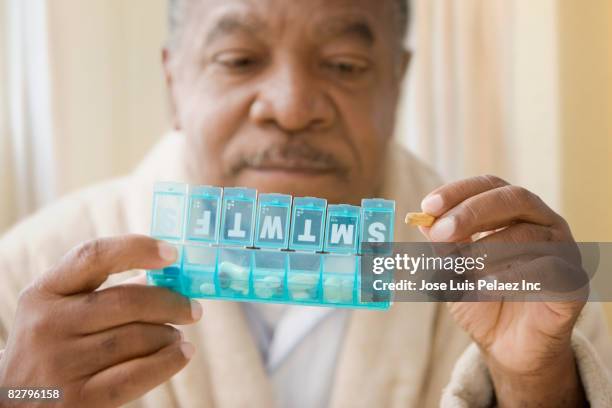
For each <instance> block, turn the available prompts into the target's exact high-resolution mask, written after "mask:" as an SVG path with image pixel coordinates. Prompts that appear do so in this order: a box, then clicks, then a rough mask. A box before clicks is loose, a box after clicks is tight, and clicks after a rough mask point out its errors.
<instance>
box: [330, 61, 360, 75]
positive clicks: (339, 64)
mask: <svg viewBox="0 0 612 408" xmlns="http://www.w3.org/2000/svg"><path fill="white" fill-rule="evenodd" d="M323 65H324V67H325V68H326V69H329V70H331V71H334V72H335V73H337V74H340V75H344V76H358V75H361V74H364V73H365V72H367V71H368V69H369V65H368V64H367V63H366V62H363V61H351V60H333V61H326V62H325V63H324V64H323Z"/></svg>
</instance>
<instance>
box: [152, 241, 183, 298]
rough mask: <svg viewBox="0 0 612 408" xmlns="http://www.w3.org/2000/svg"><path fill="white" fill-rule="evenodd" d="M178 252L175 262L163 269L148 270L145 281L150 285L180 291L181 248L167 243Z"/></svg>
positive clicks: (172, 243)
mask: <svg viewBox="0 0 612 408" xmlns="http://www.w3.org/2000/svg"><path fill="white" fill-rule="evenodd" d="M168 243H169V244H170V245H172V246H174V247H175V248H176V250H177V252H178V257H177V261H176V262H175V263H174V264H172V265H170V266H167V267H165V268H164V269H157V270H150V271H148V273H147V281H148V283H149V284H150V285H155V286H161V287H164V288H168V289H172V290H176V291H180V286H181V284H180V276H181V259H182V257H183V246H182V245H180V244H177V243H175V242H168Z"/></svg>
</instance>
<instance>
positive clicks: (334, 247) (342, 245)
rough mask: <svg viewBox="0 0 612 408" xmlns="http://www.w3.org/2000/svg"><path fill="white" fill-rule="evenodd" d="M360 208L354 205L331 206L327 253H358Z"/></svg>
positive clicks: (327, 233)
mask: <svg viewBox="0 0 612 408" xmlns="http://www.w3.org/2000/svg"><path fill="white" fill-rule="evenodd" d="M359 218H360V208H359V207H355V206H352V205H330V206H329V208H328V211H327V232H326V233H325V251H327V252H334V253H345V254H351V253H357V249H358V241H359V239H358V235H357V233H358V231H359Z"/></svg>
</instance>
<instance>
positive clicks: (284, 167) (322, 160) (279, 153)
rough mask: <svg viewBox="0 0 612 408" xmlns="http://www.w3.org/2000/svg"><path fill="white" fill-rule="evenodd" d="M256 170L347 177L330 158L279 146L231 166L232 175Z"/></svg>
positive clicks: (317, 152) (309, 150)
mask: <svg viewBox="0 0 612 408" xmlns="http://www.w3.org/2000/svg"><path fill="white" fill-rule="evenodd" d="M242 171H256V172H261V173H270V174H277V175H281V174H282V175H288V176H291V175H293V176H311V177H315V176H329V175H332V176H335V177H340V178H346V176H347V174H348V168H347V167H346V166H344V165H342V164H341V162H340V161H339V160H337V159H336V158H335V157H334V156H333V155H331V154H328V153H324V152H321V151H320V150H316V149H313V148H311V147H309V146H308V147H306V146H304V145H301V146H282V147H273V148H269V149H266V150H263V151H261V152H258V153H255V154H251V155H248V156H246V155H245V156H243V157H242V158H241V160H239V161H238V163H237V164H236V165H235V166H233V168H232V172H233V173H234V174H237V173H240V172H242Z"/></svg>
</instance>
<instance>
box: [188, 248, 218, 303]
mask: <svg viewBox="0 0 612 408" xmlns="http://www.w3.org/2000/svg"><path fill="white" fill-rule="evenodd" d="M217 256H218V248H216V247H214V246H205V245H186V246H185V249H184V254H183V273H182V275H181V292H182V293H184V294H185V295H187V296H189V297H209V296H215V295H218V293H217V288H216V285H215V272H216V268H217Z"/></svg>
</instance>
